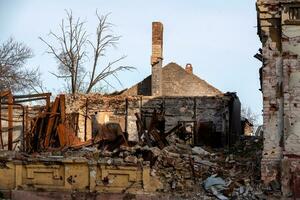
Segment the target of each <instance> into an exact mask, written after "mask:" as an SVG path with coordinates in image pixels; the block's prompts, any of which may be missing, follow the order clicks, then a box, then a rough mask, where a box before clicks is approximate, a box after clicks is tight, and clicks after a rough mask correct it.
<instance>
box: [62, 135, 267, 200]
mask: <svg viewBox="0 0 300 200" xmlns="http://www.w3.org/2000/svg"><path fill="white" fill-rule="evenodd" d="M166 140H167V141H168V143H169V145H168V146H166V147H164V148H162V149H160V148H158V147H156V146H154V147H149V146H147V145H145V146H140V145H134V146H132V147H127V146H124V145H121V146H120V147H118V148H116V149H114V150H113V151H108V150H101V149H98V148H97V147H95V146H94V147H83V148H81V149H79V150H76V151H74V150H71V149H69V150H68V151H66V152H64V154H63V155H64V156H65V157H68V158H71V157H73V156H75V157H78V156H80V157H85V158H87V159H97V160H98V162H101V163H106V164H107V165H118V164H128V165H132V164H135V165H138V164H145V163H148V164H150V167H151V171H150V175H151V176H153V177H157V178H158V179H159V181H160V184H161V186H160V189H159V191H158V192H164V193H172V194H177V195H184V196H186V195H187V197H191V198H192V197H196V196H199V195H200V194H201V195H200V196H201V197H204V196H206V197H207V198H212V199H214V198H217V199H263V198H264V197H265V194H264V193H263V191H262V189H261V185H260V169H259V168H260V166H259V163H260V157H261V148H262V139H261V138H256V137H243V138H241V140H240V141H239V143H238V144H237V145H235V146H234V147H232V148H229V149H227V148H220V149H212V148H210V147H197V146H196V147H192V146H191V145H189V144H186V142H185V141H183V140H180V139H179V138H178V137H177V135H176V134H171V135H169V136H168V137H166Z"/></svg>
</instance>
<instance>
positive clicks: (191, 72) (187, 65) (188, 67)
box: [185, 63, 193, 74]
mask: <svg viewBox="0 0 300 200" xmlns="http://www.w3.org/2000/svg"><path fill="white" fill-rule="evenodd" d="M185 71H186V72H187V73H189V74H193V66H192V64H190V63H188V64H186V66H185Z"/></svg>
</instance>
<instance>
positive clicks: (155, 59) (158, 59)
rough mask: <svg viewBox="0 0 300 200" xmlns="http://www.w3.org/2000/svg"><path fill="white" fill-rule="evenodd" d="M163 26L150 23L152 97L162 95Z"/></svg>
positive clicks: (157, 23)
mask: <svg viewBox="0 0 300 200" xmlns="http://www.w3.org/2000/svg"><path fill="white" fill-rule="evenodd" d="M162 54H163V24H162V23H161V22H152V55H151V66H152V78H151V93H152V96H160V95H162V60H163V55H162Z"/></svg>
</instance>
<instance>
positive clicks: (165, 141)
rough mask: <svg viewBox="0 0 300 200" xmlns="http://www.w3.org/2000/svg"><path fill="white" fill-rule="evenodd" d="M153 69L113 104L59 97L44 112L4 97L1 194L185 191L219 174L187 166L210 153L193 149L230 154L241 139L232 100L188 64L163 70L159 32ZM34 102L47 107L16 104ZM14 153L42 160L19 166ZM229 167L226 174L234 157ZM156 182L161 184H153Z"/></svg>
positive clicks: (157, 28) (98, 97)
mask: <svg viewBox="0 0 300 200" xmlns="http://www.w3.org/2000/svg"><path fill="white" fill-rule="evenodd" d="M149 67H151V71H152V73H151V75H150V76H148V77H146V78H145V79H144V80H142V81H141V82H139V83H137V84H136V85H134V86H132V87H130V88H129V89H126V90H124V91H121V92H115V93H113V94H110V95H102V94H95V93H93V94H76V95H67V94H66V95H65V94H61V95H58V96H57V97H56V98H55V100H54V101H53V102H52V103H50V94H49V93H45V94H37V95H15V96H14V95H12V94H11V93H10V92H1V104H2V108H1V112H0V114H1V113H2V118H1V121H0V122H1V123H0V131H1V132H0V136H1V139H2V138H3V140H1V148H2V149H5V150H9V151H2V154H1V156H0V158H1V159H2V160H4V161H3V163H4V164H3V167H0V177H4V178H2V180H3V181H0V190H2V191H11V190H12V189H16V190H17V191H14V193H13V194H14V195H16V198H17V197H20V195H21V196H22V195H24V193H22V192H21V193H20V192H19V193H18V191H19V190H27V191H32V190H33V191H36V190H39V189H41V190H46V191H73V190H76V191H81V192H86V191H88V192H104V193H105V192H118V193H127V192H130V193H143V192H144V193H149V192H155V191H157V190H163V191H170V190H173V191H174V190H179V191H181V190H183V188H189V190H190V189H191V188H192V187H193V186H194V183H195V181H196V177H201V176H202V175H203V174H204V173H207V171H208V168H216V167H217V165H216V164H213V163H211V162H209V161H206V162H204V161H202V160H201V159H198V158H194V157H193V156H192V152H194V153H195V152H196V153H198V154H201V155H202V154H203V155H205V156H207V155H208V154H209V153H207V152H206V151H203V150H201V148H200V150H199V149H197V148H196V149H193V150H192V149H191V148H192V147H194V146H201V145H207V146H211V147H229V146H233V144H234V143H235V142H236V141H237V140H238V138H239V136H240V134H241V133H242V130H241V117H240V115H241V104H240V101H239V98H238V97H237V95H236V93H229V92H228V93H222V92H221V91H220V90H218V89H216V88H215V87H213V86H212V85H210V84H208V83H207V82H206V81H204V80H202V79H200V78H199V77H198V76H196V75H195V74H193V67H192V65H191V64H187V65H186V67H185V68H182V67H181V66H179V65H178V64H176V63H169V64H167V65H165V66H163V25H162V23H160V22H153V23H152V55H151V65H149ZM40 100H45V105H44V106H35V107H28V106H27V105H23V104H22V103H23V102H26V101H40ZM1 104H0V105H1ZM17 107H20V109H17ZM1 125H2V126H1ZM16 126H18V127H16ZM172 134H173V136H174V135H176V137H175V139H174V137H173V136H172ZM2 136H5V137H2ZM6 136H7V137H6ZM169 136H171V137H170V138H168V137H169ZM182 141H184V142H182ZM186 145H187V146H186ZM91 146H93V148H92V147H91ZM95 146H97V148H95ZM141 146H142V147H141ZM157 147H158V148H157ZM149 148H150V149H149ZM69 149H72V150H74V149H75V150H78V149H80V150H78V151H76V153H74V152H72V151H69ZM95 149H97V150H95ZM98 149H101V151H100V152H99V151H98ZM166 149H168V150H166ZM174 149H175V150H174ZM178 149H180V151H179V150H178ZM10 150H20V151H21V152H27V153H29V154H33V155H36V154H38V156H33V157H31V156H27V154H26V156H25V157H24V155H23V154H22V153H21V154H19V153H16V152H11V151H10ZM174 151H175V152H177V153H174ZM55 152H56V153H55ZM62 152H63V153H62ZM83 155H84V156H83ZM116 155H117V156H116ZM138 155H139V156H138ZM95 157H96V158H95ZM113 157H117V158H113ZM149 157H151V159H150V158H149ZM153 157H155V159H152V158H153ZM212 157H213V156H212ZM121 158H122V159H121ZM213 158H214V157H213ZM195 159H196V161H195ZM25 160H26V161H25ZM157 162H159V163H160V164H157ZM226 162H231V163H230V164H231V165H232V163H234V162H233V161H232V156H231V158H228V159H227V161H226ZM203 163H204V164H203ZM161 165H163V166H161ZM160 168H166V169H167V171H168V173H165V172H164V173H165V174H164V173H162V172H161V170H160ZM162 171H163V170H162ZM203 171H205V172H203ZM212 171H215V170H212ZM156 172H157V173H158V174H160V173H162V174H163V175H159V176H158V175H157V176H156V175H155V174H156ZM5 174H7V176H5ZM162 176H163V177H164V179H162V180H160V177H162ZM18 195H19V196H18Z"/></svg>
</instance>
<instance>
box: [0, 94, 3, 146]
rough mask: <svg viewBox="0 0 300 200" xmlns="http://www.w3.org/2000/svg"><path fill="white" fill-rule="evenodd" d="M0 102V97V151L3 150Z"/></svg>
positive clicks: (0, 98)
mask: <svg viewBox="0 0 300 200" xmlns="http://www.w3.org/2000/svg"><path fill="white" fill-rule="evenodd" d="M1 100H2V97H1V95H0V144H1V149H3V138H2V115H1V114H2V108H1Z"/></svg>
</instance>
